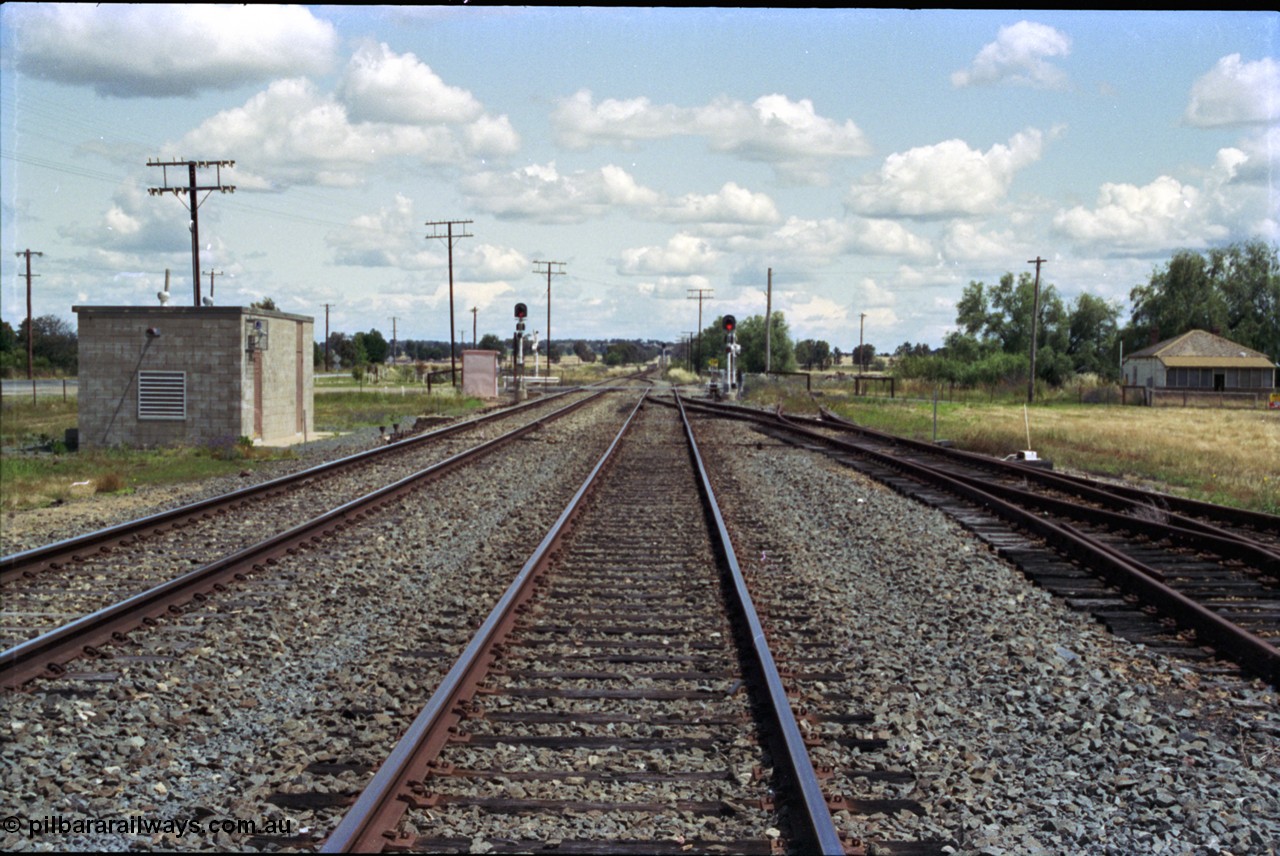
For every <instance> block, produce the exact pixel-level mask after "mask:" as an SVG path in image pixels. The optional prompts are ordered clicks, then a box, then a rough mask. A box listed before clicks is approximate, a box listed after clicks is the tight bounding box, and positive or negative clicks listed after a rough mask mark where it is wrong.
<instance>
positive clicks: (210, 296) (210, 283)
mask: <svg viewBox="0 0 1280 856" xmlns="http://www.w3.org/2000/svg"><path fill="white" fill-rule="evenodd" d="M205 273H207V274H209V299H210V300H213V277H214V275H215V274H216V275H217V276H222V271H220V270H208V271H205Z"/></svg>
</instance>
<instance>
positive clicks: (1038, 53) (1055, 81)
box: [951, 21, 1071, 89]
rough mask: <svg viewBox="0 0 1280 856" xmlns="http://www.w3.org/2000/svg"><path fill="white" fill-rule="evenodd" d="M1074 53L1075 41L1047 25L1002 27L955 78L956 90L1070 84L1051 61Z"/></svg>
mask: <svg viewBox="0 0 1280 856" xmlns="http://www.w3.org/2000/svg"><path fill="white" fill-rule="evenodd" d="M1070 53H1071V38H1070V37H1069V36H1068V35H1066V34H1065V33H1063V32H1061V31H1060V30H1056V29H1054V28H1053V27H1050V26H1048V25H1046V24H1036V23H1033V22H1031V21H1019V22H1018V23H1016V24H1013V25H1011V26H1008V27H1001V28H1000V31H999V32H998V33H997V34H996V40H995V41H994V42H991V43H989V44H987V45H984V46H983V48H982V50H980V51H978V55H977V56H976V57H974V59H973V62H972V63H971V64H970V66H969V67H968V68H967V69H965V70H963V71H957V72H954V73H953V74H952V75H951V83H952V85H953V86H956V87H964V86H982V85H991V84H998V83H1017V84H1022V85H1026V86H1034V87H1039V88H1046V89H1056V88H1061V87H1063V86H1065V85H1066V81H1067V77H1066V74H1065V73H1064V72H1063V71H1062V70H1061V69H1060V68H1058V67H1057V66H1055V65H1053V64H1052V63H1051V62H1049V61H1048V60H1049V59H1050V58H1053V57H1065V56H1067V55H1068V54H1070Z"/></svg>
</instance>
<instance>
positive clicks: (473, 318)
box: [471, 306, 480, 349]
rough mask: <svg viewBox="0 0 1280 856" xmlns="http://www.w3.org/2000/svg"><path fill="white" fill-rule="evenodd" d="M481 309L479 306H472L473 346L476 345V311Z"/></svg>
mask: <svg viewBox="0 0 1280 856" xmlns="http://www.w3.org/2000/svg"><path fill="white" fill-rule="evenodd" d="M479 311H480V307H479V306H472V307H471V347H472V348H473V349H474V348H475V347H476V313H477V312H479Z"/></svg>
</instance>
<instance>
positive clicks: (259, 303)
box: [249, 297, 280, 312]
mask: <svg viewBox="0 0 1280 856" xmlns="http://www.w3.org/2000/svg"><path fill="white" fill-rule="evenodd" d="M249 308H250V309H265V310H267V311H268V312H279V311H280V307H278V306H276V302H275V301H274V300H272V299H271V298H270V297H264V298H262V299H261V300H255V301H254V302H253V303H250V304H249Z"/></svg>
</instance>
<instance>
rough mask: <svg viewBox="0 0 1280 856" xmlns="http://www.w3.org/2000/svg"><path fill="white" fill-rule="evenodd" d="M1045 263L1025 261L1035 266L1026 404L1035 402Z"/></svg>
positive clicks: (1039, 260)
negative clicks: (1041, 268)
mask: <svg viewBox="0 0 1280 856" xmlns="http://www.w3.org/2000/svg"><path fill="white" fill-rule="evenodd" d="M1047 261H1048V259H1042V258H1040V257H1039V256H1036V257H1035V258H1034V259H1027V264H1029V265H1035V266H1036V285H1035V297H1034V298H1033V300H1032V303H1031V377H1030V378H1028V379H1027V403H1028V404H1031V403H1032V402H1033V401H1035V400H1036V331H1037V328H1039V326H1040V265H1042V264H1044V263H1045V262H1047Z"/></svg>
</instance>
